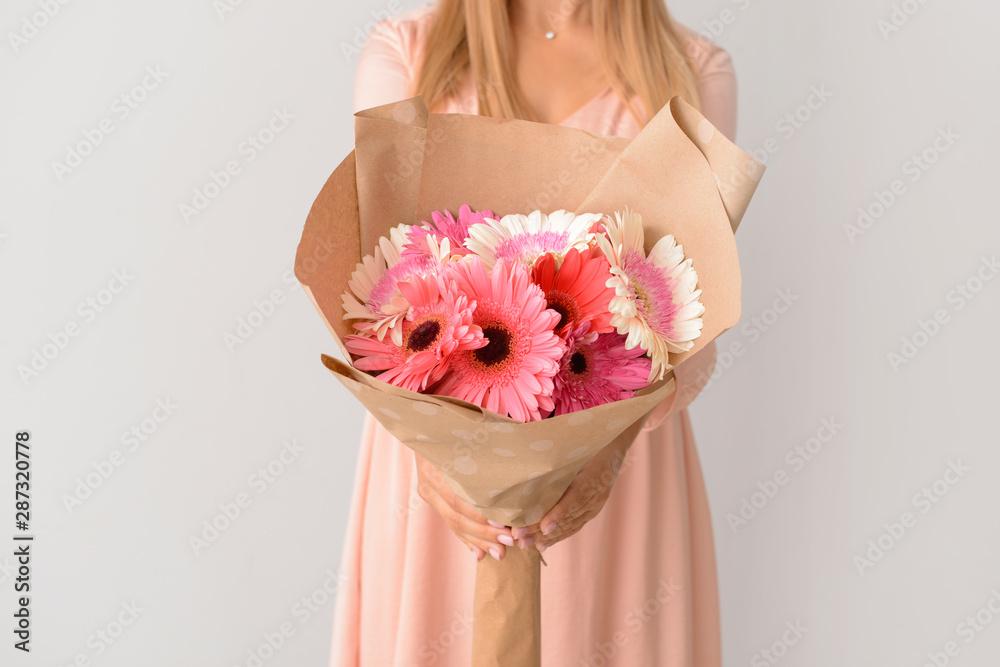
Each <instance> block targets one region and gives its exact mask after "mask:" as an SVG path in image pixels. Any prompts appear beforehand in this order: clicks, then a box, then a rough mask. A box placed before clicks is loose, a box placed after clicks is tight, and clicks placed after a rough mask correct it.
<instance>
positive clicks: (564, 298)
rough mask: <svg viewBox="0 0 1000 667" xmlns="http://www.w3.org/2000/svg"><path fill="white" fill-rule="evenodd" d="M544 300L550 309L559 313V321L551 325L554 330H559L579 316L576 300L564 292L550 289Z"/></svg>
mask: <svg viewBox="0 0 1000 667" xmlns="http://www.w3.org/2000/svg"><path fill="white" fill-rule="evenodd" d="M545 300H546V302H547V304H548V308H549V309H550V310H554V311H556V312H557V313H559V321H558V322H556V325H555V327H553V328H554V329H555V330H556V331H561V330H562V328H563V327H565V326H568V325H569V324H571V323H573V322H574V321H575V320H576V318H577V317H578V316H579V308H578V307H577V305H576V300H575V299H574V298H573V297H571V296H570V295H568V294H566V293H564V292H558V291H556V290H551V291H550V292H549V293H548V294H546V295H545Z"/></svg>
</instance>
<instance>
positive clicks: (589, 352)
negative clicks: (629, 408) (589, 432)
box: [552, 322, 652, 415]
mask: <svg viewBox="0 0 1000 667" xmlns="http://www.w3.org/2000/svg"><path fill="white" fill-rule="evenodd" d="M567 339H568V347H567V350H566V354H565V355H563V358H562V362H561V363H560V368H559V374H558V375H556V377H555V390H554V392H553V394H552V399H553V400H554V401H555V404H556V415H564V414H567V413H569V412H576V411H577V410H586V409H587V408H592V407H594V406H597V405H604V404H605V403H612V402H614V401H621V400H624V399H626V398H632V397H633V396H635V391H636V390H637V389H642V388H643V387H646V386H648V385H649V368H650V366H651V365H652V361H650V359H649V357H647V356H645V353H644V352H643V351H642V350H641V349H639V348H638V347H635V348H632V349H631V350H630V349H628V348H626V347H625V336H623V335H621V334H618V333H614V332H612V333H606V334H600V335H598V334H597V333H595V332H593V331H590V323H589V322H584V323H583V324H581V325H580V326H578V327H576V328H575V329H573V330H572V331H570V332H569V335H568V336H567Z"/></svg>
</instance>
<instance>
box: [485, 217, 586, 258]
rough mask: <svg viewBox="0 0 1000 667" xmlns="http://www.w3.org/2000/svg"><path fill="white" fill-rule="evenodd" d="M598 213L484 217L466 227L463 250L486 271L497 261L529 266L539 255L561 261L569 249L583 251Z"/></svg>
mask: <svg viewBox="0 0 1000 667" xmlns="http://www.w3.org/2000/svg"><path fill="white" fill-rule="evenodd" d="M601 217H602V216H601V215H600V214H596V213H584V214H582V215H574V214H573V213H570V212H569V211H563V210H559V211H555V212H553V213H550V214H549V215H545V214H544V213H542V212H541V211H535V212H533V213H531V214H529V215H519V214H515V215H505V216H503V217H502V218H500V219H499V220H496V219H491V218H487V219H486V220H485V221H484V222H483V223H482V224H476V225H472V226H470V227H469V238H467V239H466V240H465V247H466V248H468V249H469V250H471V251H472V252H474V253H475V254H477V255H479V257H480V258H482V260H483V263H484V264H485V265H486V266H487V268H493V265H494V264H496V262H497V260H501V259H506V260H510V261H513V262H519V263H523V264H527V265H529V266H530V265H531V264H533V263H534V261H535V260H536V259H537V258H538V257H539V256H541V255H543V254H545V253H547V252H551V253H554V254H555V255H556V256H557V258H558V263H561V262H562V257H563V255H565V254H566V252H567V251H569V249H570V248H577V249H578V250H580V251H586V250H587V249H588V248H589V247H590V245H591V243H592V242H593V240H594V237H595V236H596V234H593V233H591V231H590V228H591V226H592V225H593V224H594V223H596V222H598V221H600V219H601Z"/></svg>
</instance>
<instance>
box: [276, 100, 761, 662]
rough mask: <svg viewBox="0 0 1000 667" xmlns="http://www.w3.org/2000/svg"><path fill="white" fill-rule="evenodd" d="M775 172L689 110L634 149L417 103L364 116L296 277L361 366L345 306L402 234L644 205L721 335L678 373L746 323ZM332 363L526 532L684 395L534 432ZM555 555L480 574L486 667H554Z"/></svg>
mask: <svg viewBox="0 0 1000 667" xmlns="http://www.w3.org/2000/svg"><path fill="white" fill-rule="evenodd" d="M763 172H764V165H762V164H761V163H760V162H758V161H757V160H755V159H753V158H752V157H751V156H749V155H748V154H746V153H745V152H744V151H742V150H740V149H739V148H738V147H737V146H736V145H735V144H733V143H732V142H730V141H729V140H728V139H727V138H726V137H725V136H724V135H723V134H722V133H721V132H719V131H718V130H716V128H715V127H714V126H712V124H711V123H710V122H709V121H708V120H706V119H705V118H704V117H703V116H702V115H701V114H700V113H699V112H698V111H697V110H696V109H694V108H693V107H692V106H690V105H689V104H687V103H686V102H684V101H683V100H682V99H681V98H680V97H674V98H672V99H671V100H670V101H669V102H668V104H667V105H666V106H664V107H663V109H661V110H660V111H659V112H658V113H657V114H656V116H654V117H653V119H652V120H651V121H650V122H649V123H648V124H647V125H646V127H644V128H643V129H642V131H641V132H640V133H639V134H638V135H637V136H636V137H635V138H634V139H632V140H631V141H630V140H627V139H623V138H620V137H608V136H600V135H595V134H592V133H589V132H584V131H582V130H577V129H573V128H567V127H562V126H556V125H547V124H542V123H534V122H529V121H522V120H503V119H495V118H488V117H483V116H469V115H464V114H429V113H428V112H427V108H426V106H425V105H424V103H423V100H422V98H420V97H416V98H413V99H410V100H404V101H401V102H397V103H394V104H389V105H385V106H381V107H376V108H374V109H368V110H365V111H361V112H359V113H357V114H356V115H355V150H354V151H353V152H352V153H351V154H350V155H348V156H347V158H346V159H345V160H344V161H343V162H342V163H341V164H340V166H338V167H337V169H336V170H335V171H334V173H333V174H332V175H331V176H330V178H329V179H328V180H327V182H326V184H325V185H324V186H323V189H322V190H321V191H320V193H319V195H318V196H317V198H316V201H315V202H314V204H313V206H312V209H311V210H310V212H309V216H308V218H307V219H306V224H305V228H304V229H303V233H302V239H301V242H300V243H299V247H298V252H297V255H296V260H295V275H296V277H297V278H298V280H299V282H300V283H301V284H302V286H303V288H304V289H305V291H306V293H307V294H308V295H309V297H310V299H311V300H312V301H313V303H314V305H315V306H316V309H317V310H318V312H319V313H320V315H321V317H322V318H323V320H324V322H325V323H326V325H327V327H328V328H329V330H330V332H331V333H332V334H333V336H334V339H335V340H336V341H337V343H338V345H339V346H340V349H341V353H342V355H343V357H344V358H345V359H351V356H350V354H349V353H348V352H347V350H346V348H345V347H344V345H343V340H344V336H345V335H346V334H348V333H351V332H352V329H351V323H350V322H347V321H344V320H343V318H342V316H343V310H342V306H341V294H342V293H343V292H344V290H345V289H346V287H347V283H348V280H349V279H350V276H351V273H352V272H353V271H354V269H355V265H356V264H357V263H358V262H360V261H361V259H362V257H363V256H364V255H366V254H370V253H372V252H373V251H374V248H375V246H376V244H377V242H378V239H379V237H381V236H387V235H388V233H389V230H390V229H391V228H392V227H395V226H396V225H398V224H400V223H420V222H421V221H423V220H430V218H431V215H430V214H431V211H433V210H442V209H449V210H452V211H457V210H458V208H459V207H460V206H461V205H462V204H469V205H470V206H471V207H472V208H473V209H477V210H478V209H484V208H489V209H492V210H493V211H494V212H496V213H497V214H498V215H503V214H506V213H515V212H516V213H525V214H527V213H529V212H530V211H533V210H535V209H541V210H542V211H543V212H551V211H554V210H557V209H566V210H570V211H575V212H577V213H590V212H597V213H607V214H611V213H613V212H614V211H616V210H622V209H624V208H625V207H626V206H628V207H629V208H631V209H633V210H635V211H637V212H638V213H639V214H640V215H641V216H642V219H643V223H644V226H645V229H646V233H645V242H646V250H647V252H648V251H649V250H650V249H651V248H652V246H653V245H654V244H655V243H656V241H657V240H658V239H659V238H661V237H662V236H664V235H666V234H673V235H674V237H675V238H676V239H677V242H678V243H680V244H681V245H683V247H684V253H685V256H687V257H690V258H692V260H693V262H694V268H695V270H696V271H697V272H698V278H699V287H700V288H701V289H702V295H701V300H702V302H703V303H704V304H705V314H704V316H703V318H702V319H703V322H704V328H703V329H702V334H701V336H700V337H699V338H698V339H696V340H695V342H694V346H693V348H692V349H691V350H690V351H689V352H686V353H684V354H680V355H676V356H674V355H672V357H671V362H672V363H673V364H674V366H675V367H676V366H677V365H679V364H680V363H683V361H684V360H685V359H687V358H688V357H690V356H691V355H693V354H695V353H697V352H698V351H699V350H701V349H702V348H704V347H705V345H707V344H708V343H709V342H711V341H712V340H713V339H714V338H716V337H717V336H718V335H720V334H721V333H723V332H724V331H726V330H727V329H729V328H731V327H732V326H734V325H735V324H736V323H737V321H738V320H739V316H740V272H739V259H738V256H737V252H736V243H735V239H734V236H733V234H734V232H735V231H736V228H737V227H738V226H739V223H740V220H741V219H742V217H743V214H744V212H745V211H746V209H747V206H748V205H749V202H750V199H751V197H752V196H753V193H754V191H755V190H756V187H757V183H758V181H759V180H760V177H761V176H762V175H763ZM321 360H322V363H323V364H324V365H325V366H326V367H327V368H328V369H329V370H330V371H331V372H332V373H333V374H334V375H335V376H336V377H337V379H338V380H340V381H341V382H342V383H343V385H344V386H345V387H347V389H349V390H350V391H351V392H352V393H354V395H355V396H357V397H358V399H359V400H360V401H361V402H362V403H363V404H364V405H365V407H366V408H367V409H368V410H369V411H370V412H371V413H372V415H373V416H374V417H375V418H376V419H378V421H379V422H380V423H381V424H382V425H383V426H384V427H385V428H386V429H387V430H388V431H389V432H390V433H392V435H394V436H395V437H396V438H398V439H399V440H400V441H402V442H403V443H404V444H406V445H407V446H408V447H410V448H411V449H413V450H414V451H415V452H417V453H419V454H420V455H421V456H423V457H424V458H426V459H428V460H429V461H431V462H432V463H434V465H436V466H437V467H438V468H440V469H441V470H442V472H443V473H444V475H445V477H446V479H447V480H448V484H449V485H450V486H451V488H452V489H454V491H455V493H457V494H458V495H459V497H461V498H463V499H464V500H466V501H467V502H469V503H470V504H472V505H474V506H476V507H477V508H478V509H479V510H480V511H481V512H482V513H483V514H484V515H485V516H486V517H487V518H489V519H492V520H494V521H497V522H499V523H502V524H506V525H513V526H522V525H530V524H534V523H537V522H538V521H539V520H540V519H541V517H542V516H543V515H544V514H545V512H546V511H547V510H548V509H550V508H551V507H552V506H553V505H554V504H555V503H556V501H557V500H558V499H559V498H560V497H561V496H562V494H563V492H564V491H565V490H566V487H567V486H568V485H569V483H570V481H571V480H572V479H573V476H574V475H575V474H576V473H577V472H578V471H579V470H580V468H581V467H582V466H583V465H584V463H586V462H587V461H588V460H590V458H591V457H593V456H594V455H595V454H596V453H597V452H598V451H599V450H601V449H602V448H603V447H605V446H606V445H607V444H608V443H610V442H611V441H612V440H613V439H614V438H615V437H616V436H618V435H619V434H621V433H622V431H624V430H625V429H626V428H627V427H628V426H629V425H630V424H632V423H634V422H636V421H637V420H639V419H641V418H643V416H644V415H646V414H647V413H649V412H650V411H651V410H652V409H653V408H654V407H655V406H656V405H657V404H658V403H660V402H661V401H662V400H664V399H665V398H666V397H668V396H669V395H670V394H671V393H672V392H673V391H674V388H675V383H674V380H673V373H672V372H671V373H668V374H667V376H666V377H664V379H663V380H661V381H659V382H656V383H654V384H653V385H651V386H649V387H647V388H646V389H643V390H641V391H639V392H638V393H637V395H636V396H635V397H634V398H631V399H628V400H625V401H619V402H617V403H611V404H607V405H602V406H598V407H595V408H591V409H589V410H584V411H580V412H576V413H572V414H568V415H562V416H559V417H554V418H550V419H544V420H541V421H536V422H529V423H519V422H515V421H513V420H511V419H509V418H507V417H503V416H500V415H498V414H495V413H492V412H488V411H486V410H484V409H483V408H480V407H478V406H475V405H472V404H470V403H466V402H464V401H461V400H458V399H454V398H450V397H444V396H434V395H427V394H418V393H414V392H411V391H408V390H405V389H401V388H398V387H394V386H391V385H388V384H386V383H384V382H381V381H379V380H377V379H375V378H374V377H372V376H370V375H368V374H367V373H364V372H361V371H358V370H357V369H355V368H354V367H353V366H351V365H350V364H347V363H344V362H342V361H340V360H338V359H336V358H334V357H331V356H328V355H326V354H323V355H321ZM538 556H539V554H538V552H537V551H536V550H535V549H527V550H525V551H524V552H521V551H520V550H519V549H517V548H508V549H507V556H506V557H505V558H504V561H503V562H500V563H497V562H496V561H494V560H492V559H490V558H486V559H484V560H483V561H481V562H480V563H479V566H478V570H477V586H476V597H475V616H474V629H473V646H474V654H475V655H474V657H473V665H475V667H487V666H493V665H501V664H503V665H518V666H520V667H532V666H536V667H537V665H539V664H540V663H539V661H540V645H541V644H540V637H539V619H540V616H539V613H538V611H539V604H538V603H539V601H538V590H539V589H538V586H539V575H538V572H539V563H538V560H539V558H538Z"/></svg>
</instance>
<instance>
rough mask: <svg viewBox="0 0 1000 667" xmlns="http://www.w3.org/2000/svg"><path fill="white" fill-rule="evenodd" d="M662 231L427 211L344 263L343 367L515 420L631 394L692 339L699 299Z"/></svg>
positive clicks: (595, 221) (688, 270) (558, 214)
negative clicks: (651, 233)
mask: <svg viewBox="0 0 1000 667" xmlns="http://www.w3.org/2000/svg"><path fill="white" fill-rule="evenodd" d="M697 282H698V276H697V274H696V273H695V270H694V268H693V267H692V262H691V260H690V259H687V260H685V259H684V251H683V248H682V247H681V246H679V245H678V244H677V243H676V242H675V240H674V237H673V236H670V235H667V236H664V237H663V238H661V239H660V240H659V241H657V243H656V244H655V245H654V246H653V248H652V250H651V252H650V253H649V255H648V256H647V255H646V251H645V245H644V233H643V228H642V219H641V217H640V215H639V214H638V213H637V212H635V211H630V210H625V211H624V212H616V213H615V214H614V217H613V218H612V217H606V216H602V215H600V214H593V213H584V214H580V215H575V214H573V213H570V212H568V211H564V210H559V211H555V212H553V213H550V214H548V215H546V214H545V213H542V212H541V211H534V212H532V213H530V214H528V215H522V214H517V213H514V214H509V215H505V216H502V217H499V216H495V215H494V214H493V212H492V211H489V210H485V211H478V212H477V211H473V210H472V209H471V208H470V207H469V206H468V205H463V206H462V207H460V208H459V210H458V217H457V218H456V217H455V216H454V215H452V213H451V212H450V211H433V212H432V213H431V222H424V223H423V224H421V225H407V224H401V225H399V226H397V227H394V228H392V229H391V230H390V232H389V236H388V237H382V238H381V239H379V243H378V246H377V247H376V248H375V253H374V254H373V255H367V256H366V257H365V258H364V260H363V261H362V262H361V263H359V264H358V265H357V268H356V270H355V271H354V274H353V276H352V277H351V281H350V282H349V283H348V289H347V290H346V291H345V292H344V295H343V306H344V315H343V317H344V319H345V320H351V321H352V322H353V326H354V328H355V329H356V330H357V331H358V332H360V333H359V334H350V335H348V336H346V337H345V346H346V347H347V350H348V351H349V352H350V353H351V354H352V355H353V357H354V366H355V368H359V369H361V370H365V371H370V372H374V373H376V377H378V379H380V380H382V381H384V382H388V383H390V384H393V385H396V386H398V387H403V388H405V389H410V390H412V391H417V392H422V393H429V394H437V395H441V396H453V397H455V398H459V399H462V400H464V401H468V402H469V403H473V404H475V405H478V406H480V407H483V408H486V409H487V410H490V411H492V412H495V413H498V414H501V415H506V416H509V417H510V418H511V419H514V420H516V421H520V422H526V421H530V420H537V419H543V418H545V417H550V416H554V415H556V416H557V415H563V414H566V413H569V412H575V411H577V410H585V409H587V408H592V407H595V406H598V405H602V404H604V403H610V402H612V401H618V400H623V399H626V398H632V397H633V396H634V395H635V392H636V390H639V389H643V388H645V387H647V386H648V385H649V384H650V383H651V382H652V381H653V380H659V379H662V378H663V376H664V374H665V373H666V371H668V370H669V369H670V368H671V365H670V363H669V356H668V355H669V354H670V353H671V352H672V353H674V354H679V353H682V352H686V351H688V350H689V349H691V347H692V345H693V341H694V339H695V338H697V337H698V335H699V334H700V333H701V328H702V321H701V315H702V314H703V313H704V311H705V307H704V305H703V304H702V303H701V302H700V301H699V299H698V297H699V295H700V291H699V290H698V289H696V286H697Z"/></svg>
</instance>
